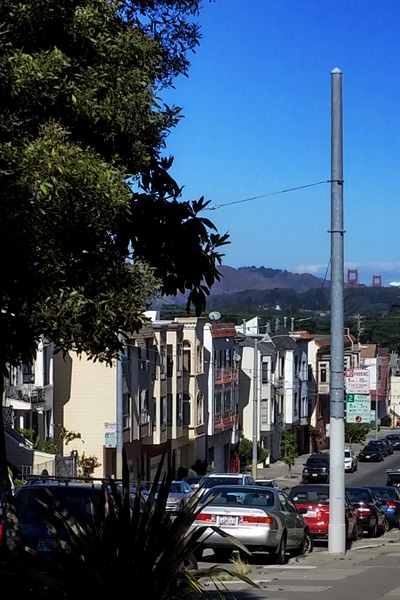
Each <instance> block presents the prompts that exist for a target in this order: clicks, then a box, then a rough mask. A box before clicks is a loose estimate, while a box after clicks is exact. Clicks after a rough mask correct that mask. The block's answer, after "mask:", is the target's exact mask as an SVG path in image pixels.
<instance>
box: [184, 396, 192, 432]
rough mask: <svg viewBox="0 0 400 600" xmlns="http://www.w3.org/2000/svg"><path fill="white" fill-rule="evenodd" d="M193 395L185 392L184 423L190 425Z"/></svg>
mask: <svg viewBox="0 0 400 600" xmlns="http://www.w3.org/2000/svg"><path fill="white" fill-rule="evenodd" d="M191 400H192V399H191V397H190V394H183V425H186V426H187V425H190V420H191V419H190V413H191Z"/></svg>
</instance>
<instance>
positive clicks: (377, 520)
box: [346, 487, 389, 537]
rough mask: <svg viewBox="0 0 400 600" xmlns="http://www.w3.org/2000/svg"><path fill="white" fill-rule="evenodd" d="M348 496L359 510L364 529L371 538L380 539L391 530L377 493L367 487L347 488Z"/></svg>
mask: <svg viewBox="0 0 400 600" xmlns="http://www.w3.org/2000/svg"><path fill="white" fill-rule="evenodd" d="M346 495H347V497H348V498H349V500H350V502H351V503H352V505H353V506H354V508H356V509H357V511H358V516H359V520H360V523H361V525H362V528H363V530H364V531H367V533H368V536H369V537H378V535H380V534H382V533H385V532H386V531H388V530H389V523H388V520H387V519H386V515H385V513H384V511H383V509H382V502H381V501H380V500H379V498H378V496H377V495H376V494H375V492H373V491H372V490H370V489H368V488H365V487H346Z"/></svg>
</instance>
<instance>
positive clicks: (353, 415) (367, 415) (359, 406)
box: [346, 394, 371, 424]
mask: <svg viewBox="0 0 400 600" xmlns="http://www.w3.org/2000/svg"><path fill="white" fill-rule="evenodd" d="M346 422H347V423H368V424H369V423H370V422H371V398H370V396H367V395H366V394H362V395H361V394H346Z"/></svg>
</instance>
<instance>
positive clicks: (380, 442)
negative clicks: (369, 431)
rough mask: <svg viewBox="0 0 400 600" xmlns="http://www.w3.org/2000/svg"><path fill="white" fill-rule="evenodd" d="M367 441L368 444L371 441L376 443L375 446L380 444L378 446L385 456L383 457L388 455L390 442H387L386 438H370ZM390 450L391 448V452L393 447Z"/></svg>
mask: <svg viewBox="0 0 400 600" xmlns="http://www.w3.org/2000/svg"><path fill="white" fill-rule="evenodd" d="M369 443H370V444H371V443H374V444H376V445H377V446H380V447H381V448H382V449H383V453H384V456H385V457H386V456H389V453H390V450H389V446H390V444H389V443H388V442H387V441H386V440H384V439H380V440H371V441H370V442H369ZM391 450H392V452H393V448H391Z"/></svg>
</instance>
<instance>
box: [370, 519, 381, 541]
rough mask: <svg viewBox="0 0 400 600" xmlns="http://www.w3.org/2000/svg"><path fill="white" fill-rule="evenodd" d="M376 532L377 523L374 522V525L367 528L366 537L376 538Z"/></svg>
mask: <svg viewBox="0 0 400 600" xmlns="http://www.w3.org/2000/svg"><path fill="white" fill-rule="evenodd" d="M378 533H379V532H378V523H376V522H375V523H374V525H373V526H372V527H370V529H369V530H368V537H370V538H376V537H378Z"/></svg>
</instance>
